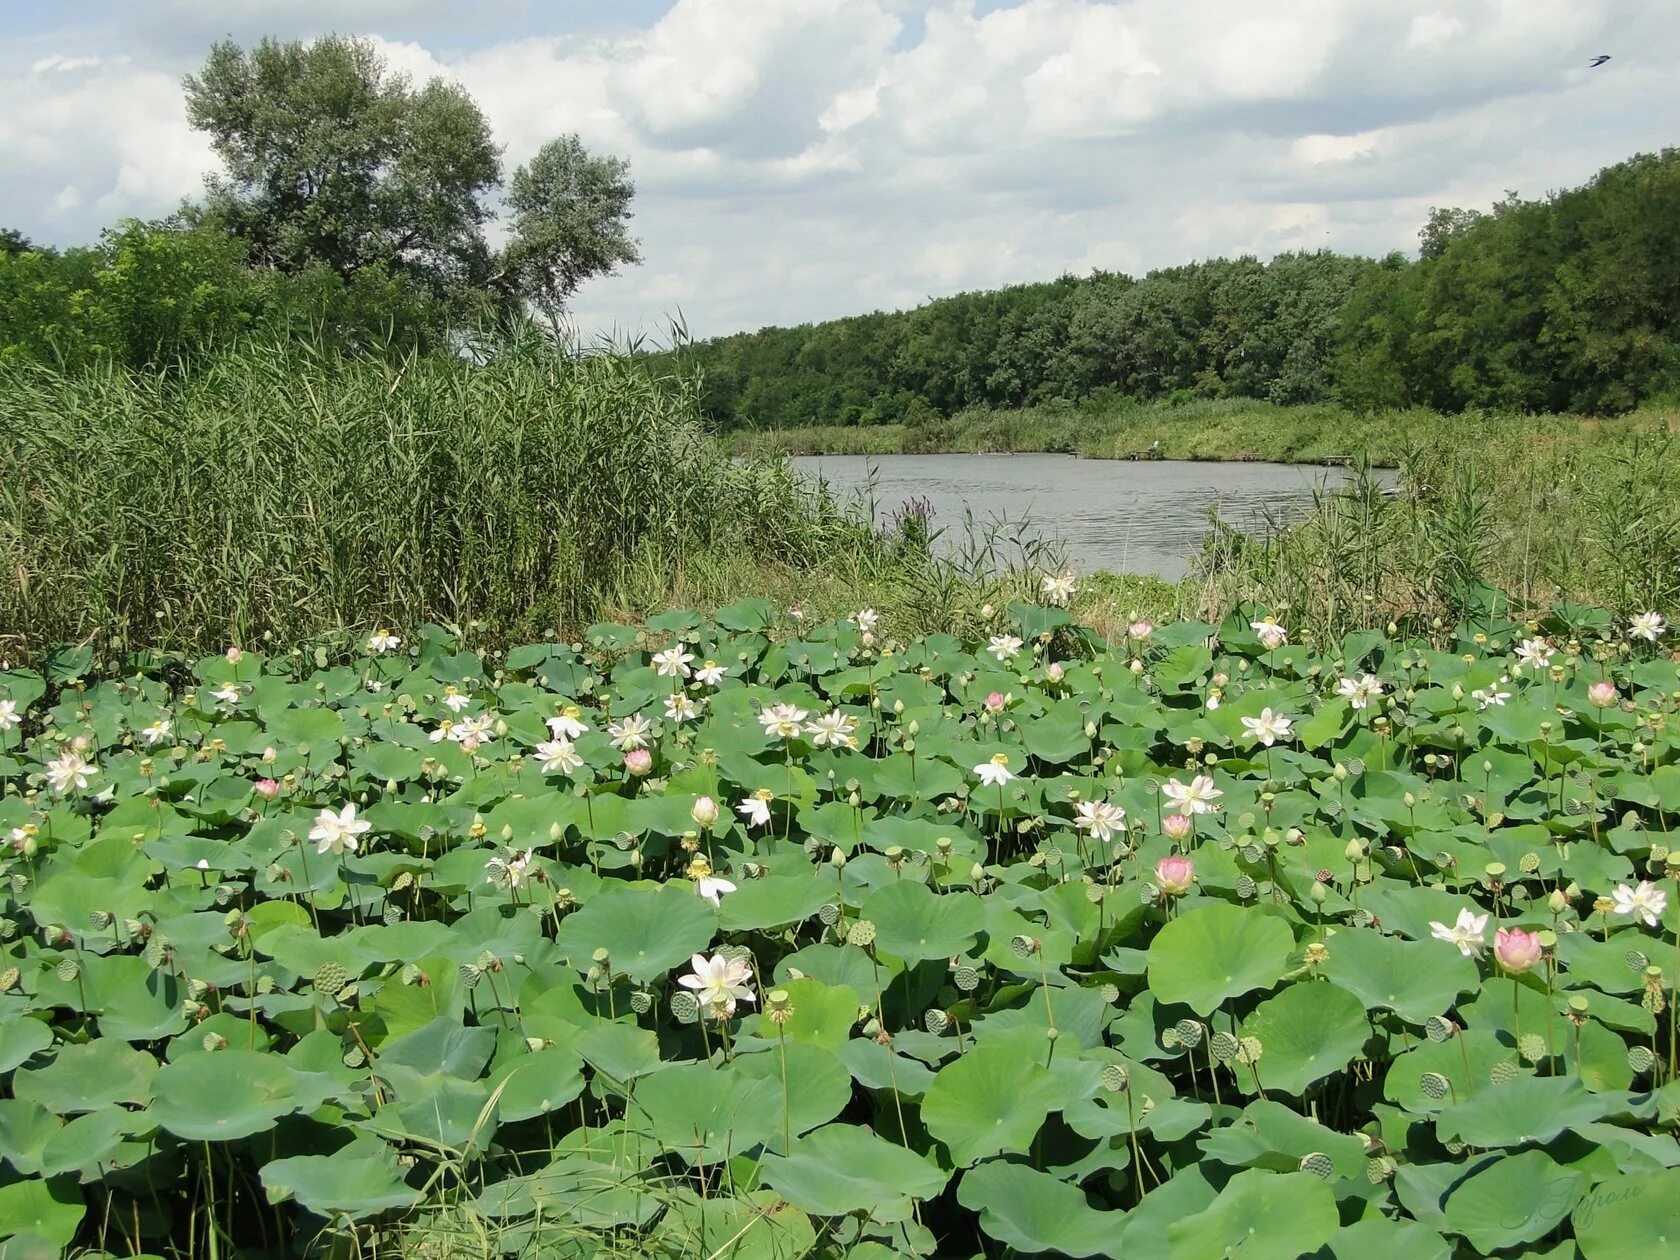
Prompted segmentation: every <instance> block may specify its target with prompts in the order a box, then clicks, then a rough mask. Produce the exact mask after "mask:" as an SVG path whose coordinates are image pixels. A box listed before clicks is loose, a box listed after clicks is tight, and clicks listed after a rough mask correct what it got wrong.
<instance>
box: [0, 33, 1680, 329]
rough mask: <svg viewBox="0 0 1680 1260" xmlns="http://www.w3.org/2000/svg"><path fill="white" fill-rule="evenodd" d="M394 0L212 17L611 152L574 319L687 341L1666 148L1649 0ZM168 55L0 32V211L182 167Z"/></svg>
mask: <svg viewBox="0 0 1680 1260" xmlns="http://www.w3.org/2000/svg"><path fill="white" fill-rule="evenodd" d="M169 3H171V4H176V5H179V4H184V3H185V0H169ZM399 8H402V6H399V5H397V4H396V3H395V0H356V7H353V8H351V9H349V10H343V11H335V10H331V9H329V7H328V6H327V5H326V3H325V0H319V2H316V0H311V2H310V4H309V5H307V6H306V7H305V8H303V9H301V10H296V11H294V12H291V13H290V14H289V15H288V11H287V10H286V9H285V7H284V6H281V5H279V4H278V0H242V6H241V9H240V10H239V20H240V23H241V24H243V25H240V26H239V27H238V28H237V29H236V34H238V33H239V31H241V30H243V29H244V27H245V25H249V23H251V22H255V21H258V20H261V21H264V22H266V23H268V24H269V27H270V29H275V30H277V32H278V33H280V34H282V35H285V36H288V37H306V36H309V35H312V34H315V33H318V32H319V30H321V29H323V28H324V27H325V26H328V25H336V26H338V27H339V28H340V29H343V28H344V27H345V25H346V24H347V23H358V24H360V26H361V29H363V30H365V31H369V32H371V33H374V34H376V35H377V36H379V37H380V38H381V40H382V42H383V44H384V50H385V52H386V55H387V57H388V58H389V60H390V61H391V64H392V65H393V66H394V67H396V68H399V69H402V70H404V71H406V72H408V73H410V74H412V75H413V76H414V77H415V78H417V79H424V78H426V77H428V76H430V75H433V74H447V75H451V76H453V77H455V78H457V79H459V80H460V82H461V83H462V84H463V85H464V86H465V87H466V89H467V90H468V91H469V92H470V93H471V94H472V95H473V96H474V98H475V99H476V100H478V102H479V103H480V105H481V106H482V107H483V109H484V110H485V112H486V114H487V115H488V116H489V118H490V120H491V122H492V125H493V127H494V129H495V132H496V136H497V139H498V140H499V141H501V142H502V143H503V144H505V146H506V153H507V160H508V162H509V163H510V164H514V163H518V162H521V161H524V160H526V159H527V158H528V157H529V156H530V155H531V154H532V153H533V152H534V151H535V150H536V148H537V147H538V146H539V145H541V144H542V143H543V142H544V141H545V140H547V139H550V138H552V137H553V136H555V135H557V134H560V133H562V132H566V131H577V132H578V133H580V134H581V135H582V136H583V138H584V140H585V141H586V143H588V144H590V145H591V146H593V147H596V148H598V149H602V150H605V151H610V152H613V153H618V154H621V155H623V156H625V157H627V158H628V159H629V160H630V162H631V166H632V171H633V174H634V177H635V179H636V181H637V186H638V190H639V192H638V200H637V206H636V212H637V219H636V225H635V226H636V231H637V233H638V235H639V236H640V237H641V238H642V241H643V246H644V251H643V252H644V254H645V256H646V258H647V263H646V265H645V266H643V267H641V268H638V269H635V270H633V271H631V272H629V273H627V274H626V275H624V276H620V277H617V278H614V279H611V280H606V281H598V282H595V283H593V284H591V285H589V286H587V287H586V288H585V289H584V290H583V292H582V293H581V294H580V299H579V301H580V305H579V309H578V312H577V315H578V320H579V322H580V323H581V324H582V325H584V326H585V327H599V328H606V327H619V328H629V329H635V328H638V327H648V328H654V329H657V328H659V327H661V326H662V323H663V320H664V317H665V316H667V315H669V314H672V313H674V312H675V311H676V310H678V309H679V308H680V309H681V310H682V312H683V313H684V314H685V315H686V316H687V318H688V320H689V322H690V324H691V326H692V328H693V329H694V330H695V331H697V332H699V333H702V334H706V333H713V332H720V331H728V330H730V329H734V328H740V327H752V326H756V325H758V324H762V323H766V322H794V321H799V320H803V319H810V318H820V317H826V316H829V315H836V314H842V313H846V312H848V311H856V310H862V309H869V308H871V307H874V306H877V305H898V304H904V303H909V302H915V301H919V300H921V299H923V298H925V297H926V296H928V295H929V294H934V293H942V292H950V291H955V290H959V289H965V288H973V287H977V286H982V285H991V284H998V283H1008V282H1015V281H1020V280H1029V279H1045V278H1050V277H1052V276H1054V275H1056V274H1058V273H1059V272H1061V271H1063V270H1073V271H1078V272H1083V271H1086V270H1089V269H1090V268H1092V267H1098V266H1100V267H1105V268H1124V269H1127V270H1133V271H1136V270H1141V269H1143V268H1147V267H1150V266H1161V265H1167V264H1170V263H1173V262H1179V261H1184V260H1187V259H1189V258H1192V257H1200V256H1206V255H1212V254H1223V253H1231V252H1235V251H1240V250H1252V251H1255V252H1258V253H1262V254H1265V253H1270V252H1274V251H1277V250H1281V249H1294V248H1317V247H1319V246H1323V245H1330V246H1334V247H1336V248H1340V249H1352V250H1361V251H1365V252H1371V253H1383V252H1386V251H1388V250H1390V249H1393V248H1408V247H1410V246H1411V245H1413V244H1414V242H1415V237H1416V231H1417V228H1418V226H1419V225H1420V223H1421V222H1422V219H1423V217H1424V214H1425V213H1426V212H1427V208H1428V207H1429V206H1430V205H1435V204H1441V205H1445V204H1485V203H1486V202H1488V201H1490V200H1493V199H1494V198H1496V197H1498V196H1499V195H1500V194H1501V193H1502V192H1503V190H1504V189H1506V188H1508V187H1514V188H1518V189H1521V190H1522V191H1523V192H1525V193H1527V194H1531V195H1532V194H1538V193H1541V192H1543V191H1546V190H1547V189H1550V188H1556V187H1559V186H1563V185H1567V184H1571V183H1576V182H1579V181H1580V180H1582V179H1583V178H1586V177H1588V176H1590V175H1591V174H1592V173H1593V171H1595V170H1596V169H1598V168H1599V167H1601V166H1603V165H1606V164H1608V163H1610V162H1613V161H1616V160H1619V159H1620V158H1622V157H1625V156H1627V155H1629V154H1631V153H1633V152H1635V151H1638V150H1641V149H1651V148H1656V147H1659V146H1660V145H1662V144H1664V143H1668V142H1670V141H1671V140H1672V137H1673V136H1674V135H1675V134H1680V132H1677V127H1680V103H1676V102H1675V101H1674V98H1673V96H1672V93H1670V92H1668V91H1667V90H1666V86H1665V85H1666V84H1667V82H1669V81H1670V80H1671V78H1672V76H1673V75H1674V73H1675V72H1676V70H1677V69H1680V64H1677V63H1680V53H1677V52H1676V49H1680V6H1674V5H1672V4H1669V3H1666V2H1662V3H1659V2H1658V0H1619V2H1617V3H1612V0H1456V2H1449V0H1437V2H1436V3H1434V4H1432V5H1428V6H1420V5H1418V4H1417V3H1416V2H1415V0H1125V2H1124V3H1099V2H1097V0H1023V2H1021V3H1016V4H1011V5H1005V6H1002V7H999V6H996V5H988V6H986V7H981V6H979V5H977V4H976V3H975V2H974V0H935V3H932V4H929V5H925V6H919V5H912V4H910V3H908V2H907V0H679V2H678V3H676V4H673V5H669V6H668V7H664V8H658V9H655V8H653V7H650V4H649V2H648V0H633V3H632V4H631V5H630V6H629V7H626V6H625V5H623V4H618V5H608V6H606V7H605V8H601V7H600V6H599V5H593V4H584V5H579V6H566V7H565V8H564V10H562V9H560V8H555V9H553V10H543V11H541V12H539V11H538V10H536V9H535V8H529V9H527V8H523V7H521V6H519V5H514V4H510V3H492V4H491V5H490V6H489V7H484V6H467V5H466V4H465V3H464V0H460V2H459V3H456V4H452V3H451V2H450V0H427V2H426V3H425V4H424V5H422V6H419V7H418V8H416V9H413V10H406V9H405V10H404V11H403V12H401V13H399V12H398V10H399ZM585 10H588V11H589V12H590V13H593V14H594V15H595V17H599V16H600V15H601V14H604V13H609V12H610V13H611V15H612V20H611V21H604V20H595V18H593V17H588V16H576V17H575V18H574V16H573V15H574V14H575V15H584V13H585ZM335 12H341V13H342V16H334V13H335ZM414 14H420V15H422V16H423V17H425V19H426V21H427V22H430V23H431V25H426V24H425V22H421V21H420V19H419V18H418V17H415V18H413V20H410V18H411V17H412V16H413V15H414ZM556 15H558V16H556ZM230 20H231V19H230ZM462 31H469V32H470V37H467V36H461V35H458V34H456V33H457V32H462ZM170 38H171V39H175V38H177V37H176V36H173V35H172V36H170ZM148 39H151V41H152V42H149V43H148ZM463 41H464V42H463ZM175 48H176V45H175V44H174V43H166V42H165V41H164V37H163V35H161V34H158V35H156V36H155V37H151V36H145V35H144V34H142V36H141V37H137V38H136V39H134V40H132V41H130V42H129V43H127V44H124V45H121V46H106V45H101V44H99V43H98V41H97V40H92V39H87V38H82V39H76V38H70V37H69V36H68V35H67V36H66V38H65V39H63V40H62V41H60V42H59V43H57V44H47V45H43V44H42V43H41V42H40V40H39V38H37V39H35V40H34V41H32V42H30V43H28V44H27V45H25V44H22V43H17V44H16V46H14V45H13V43H9V42H7V41H4V40H0V73H3V77H0V161H3V162H4V163H5V169H6V170H7V171H8V172H9V173H13V174H14V179H13V180H12V182H11V183H10V184H9V185H8V187H7V190H6V192H5V193H4V194H0V196H3V197H4V198H5V204H4V205H3V206H0V221H4V222H8V223H14V222H15V223H16V224H17V225H18V226H20V227H22V228H23V229H24V230H25V231H27V232H30V233H31V234H34V235H40V236H48V237H55V238H57V239H74V236H72V235H71V234H72V233H75V234H79V235H80V236H81V237H82V238H84V239H85V238H86V237H88V236H91V235H92V234H93V232H94V231H96V230H97V227H98V225H99V224H100V223H101V222H103V221H106V220H108V219H110V218H112V217H115V216H116V215H117V214H119V213H142V214H143V213H155V212H157V211H159V210H164V209H168V208H169V206H170V205H171V204H172V203H173V201H174V200H175V199H176V198H178V197H180V196H183V195H191V194H193V193H194V192H195V191H196V189H197V187H198V181H199V175H200V173H201V171H202V170H203V169H204V168H205V167H206V166H207V165H208V153H207V149H206V146H205V145H204V144H203V142H202V139H201V138H199V137H197V136H194V135H193V134H192V133H191V132H189V131H187V130H186V128H185V123H184V121H183V120H182V117H181V110H180V101H179V91H178V77H179V75H180V73H182V72H183V71H184V70H185V69H190V68H191V61H190V60H182V57H183V56H187V57H190V56H196V55H199V54H201V52H202V48H200V49H199V50H198V52H197V53H192V54H180V53H178V52H175V51H170V50H173V49H175ZM1599 52H1610V53H1613V54H1614V56H1615V60H1614V61H1612V62H1611V64H1610V66H1608V67H1606V68H1604V69H1602V70H1593V71H1589V70H1587V69H1586V63H1587V61H1588V60H1590V59H1591V57H1592V56H1593V55H1594V54H1596V53H1599ZM113 55H115V56H123V55H126V56H128V57H131V58H132V61H131V62H130V63H129V64H126V65H124V64H118V63H115V62H112V61H111V58H112V56H113ZM171 57H174V58H175V60H173V61H171V60H170V58H171ZM27 67H38V68H37V69H34V70H31V71H29V72H28V73H24V70H25V68H27ZM67 190H74V191H75V192H76V193H77V194H79V196H80V197H81V204H79V205H78V204H73V202H74V198H70V197H67V196H66V195H65V193H66V191H67Z"/></svg>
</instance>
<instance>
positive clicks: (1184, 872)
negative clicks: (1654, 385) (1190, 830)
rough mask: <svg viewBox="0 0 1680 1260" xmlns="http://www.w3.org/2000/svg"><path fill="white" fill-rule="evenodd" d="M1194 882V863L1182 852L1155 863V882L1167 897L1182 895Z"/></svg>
mask: <svg viewBox="0 0 1680 1260" xmlns="http://www.w3.org/2000/svg"><path fill="white" fill-rule="evenodd" d="M1195 882H1196V864H1195V863H1194V862H1192V861H1191V860H1190V859H1189V858H1187V857H1184V856H1183V855H1182V854H1177V853H1175V854H1174V855H1173V856H1172V857H1164V858H1162V859H1161V860H1160V861H1159V862H1157V863H1155V883H1156V884H1157V885H1158V886H1159V887H1160V889H1161V891H1162V892H1164V893H1166V894H1167V895H1168V896H1169V897H1178V896H1182V895H1183V894H1184V893H1187V892H1189V891H1190V886H1191V885H1192V884H1194V883H1195Z"/></svg>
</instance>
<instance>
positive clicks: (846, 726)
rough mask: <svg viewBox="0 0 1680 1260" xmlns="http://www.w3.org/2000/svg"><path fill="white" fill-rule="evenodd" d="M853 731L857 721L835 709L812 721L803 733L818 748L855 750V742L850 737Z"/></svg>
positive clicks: (855, 728)
mask: <svg viewBox="0 0 1680 1260" xmlns="http://www.w3.org/2000/svg"><path fill="white" fill-rule="evenodd" d="M855 730H857V719H856V718H855V717H852V716H851V715H850V714H849V713H842V712H841V711H840V710H839V709H835V710H833V711H832V712H829V713H824V714H822V715H821V716H820V717H817V718H814V719H812V721H811V724H810V725H809V726H807V727H806V728H805V733H806V734H807V735H809V736H810V737H811V742H812V743H813V744H815V745H816V746H817V747H818V748H855V747H856V746H857V740H856V738H854V737H853V735H852V732H853V731H855Z"/></svg>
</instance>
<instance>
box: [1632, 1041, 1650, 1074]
mask: <svg viewBox="0 0 1680 1260" xmlns="http://www.w3.org/2000/svg"><path fill="white" fill-rule="evenodd" d="M1627 1061H1628V1066H1629V1067H1630V1068H1632V1069H1633V1070H1634V1072H1635V1073H1643V1072H1649V1071H1650V1070H1651V1068H1652V1066H1653V1065H1654V1064H1655V1063H1656V1061H1657V1060H1656V1056H1655V1055H1653V1054H1652V1053H1651V1047H1650V1046H1630V1047H1629V1048H1628V1052H1627Z"/></svg>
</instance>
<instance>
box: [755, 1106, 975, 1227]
mask: <svg viewBox="0 0 1680 1260" xmlns="http://www.w3.org/2000/svg"><path fill="white" fill-rule="evenodd" d="M763 1166H764V1182H765V1184H766V1185H768V1186H770V1187H772V1188H773V1189H775V1190H776V1191H777V1192H778V1193H780V1194H781V1195H783V1196H784V1197H785V1198H786V1199H787V1200H788V1202H790V1203H792V1204H793V1205H794V1206H796V1207H799V1208H802V1209H804V1210H805V1211H807V1212H810V1213H812V1214H813V1215H816V1216H843V1215H846V1214H847V1213H851V1212H868V1213H869V1215H870V1217H871V1219H874V1220H877V1221H882V1222H891V1221H898V1220H903V1219H905V1218H906V1217H908V1216H909V1215H910V1210H911V1203H912V1201H913V1200H919V1199H931V1198H933V1197H934V1196H935V1195H937V1194H938V1193H939V1192H940V1191H941V1190H943V1189H944V1188H945V1181H946V1174H945V1173H942V1172H941V1171H940V1170H939V1169H938V1168H936V1167H935V1166H934V1165H933V1164H932V1163H931V1162H929V1161H928V1160H926V1159H923V1158H922V1157H921V1156H920V1155H917V1154H916V1153H915V1152H913V1151H909V1150H906V1149H905V1148H904V1147H902V1146H898V1145H895V1144H894V1143H892V1142H888V1141H885V1140H884V1139H882V1138H879V1137H877V1136H876V1135H875V1134H873V1133H871V1132H870V1131H869V1130H867V1129H861V1128H858V1127H856V1126H854V1125H849V1124H831V1125H826V1126H824V1127H823V1128H820V1129H818V1130H817V1131H816V1132H815V1133H812V1134H811V1135H810V1136H808V1137H802V1138H799V1139H797V1140H795V1142H794V1143H793V1146H792V1147H791V1149H790V1150H789V1151H788V1153H787V1154H786V1155H767V1156H765V1158H764V1164H763Z"/></svg>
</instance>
